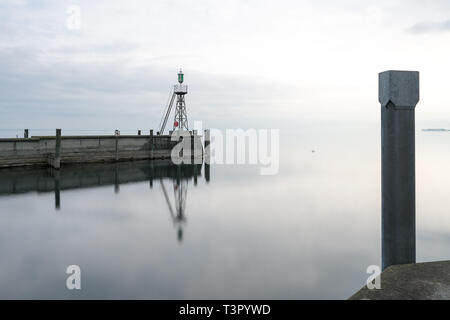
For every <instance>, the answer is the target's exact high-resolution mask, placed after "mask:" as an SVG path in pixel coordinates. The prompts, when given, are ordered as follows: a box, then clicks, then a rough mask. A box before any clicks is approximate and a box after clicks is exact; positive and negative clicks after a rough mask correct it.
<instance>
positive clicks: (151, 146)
mask: <svg viewBox="0 0 450 320" xmlns="http://www.w3.org/2000/svg"><path fill="white" fill-rule="evenodd" d="M152 159H153V129H152V130H150V160H152Z"/></svg>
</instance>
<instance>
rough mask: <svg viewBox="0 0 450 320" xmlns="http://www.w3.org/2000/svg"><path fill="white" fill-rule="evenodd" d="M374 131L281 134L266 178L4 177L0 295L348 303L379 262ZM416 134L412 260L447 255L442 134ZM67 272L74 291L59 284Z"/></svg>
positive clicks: (246, 172) (35, 173) (108, 173)
mask: <svg viewBox="0 0 450 320" xmlns="http://www.w3.org/2000/svg"><path fill="white" fill-rule="evenodd" d="M379 133H380V132H379V128H378V127H363V126H361V127H358V128H353V129H350V128H347V127H342V128H340V127H338V128H336V127H332V128H331V127H327V126H323V127H321V128H308V130H303V131H300V130H299V131H297V132H289V133H288V132H283V131H281V137H280V138H281V141H280V170H279V173H278V174H277V175H272V176H262V175H260V167H258V166H255V165H211V167H210V168H209V170H210V173H209V181H207V179H206V177H205V166H204V165H203V166H197V167H195V168H194V167H192V166H191V167H183V168H177V167H173V166H169V165H168V164H167V163H161V162H159V163H156V162H155V163H153V164H150V163H148V162H145V163H143V162H139V163H128V164H127V163H122V164H118V165H115V164H110V165H100V166H99V165H90V166H76V167H70V168H62V169H61V171H60V172H59V173H58V172H55V171H52V170H50V169H33V170H12V171H11V170H6V171H5V170H3V171H0V185H1V187H0V193H1V194H0V298H2V299H5V298H7V299H8V298H40V299H50V298H57V299H78V298H88V299H91V298H100V299H107V298H112V299H116V298H117V299H119V298H121V299H131V298H136V299H227V298H230V299H240V298H243V299H346V298H348V297H349V296H350V295H352V294H353V293H354V292H355V291H357V290H358V289H359V288H360V287H361V286H363V285H364V284H365V281H366V279H367V277H368V274H366V269H367V267H368V266H370V265H380V264H381V257H380V255H381V214H380V210H381V204H380V199H381V196H380V191H381V184H380V179H381V178H380V172H381V163H380V137H379ZM416 140H417V141H416V143H417V145H416V180H417V182H416V183H417V260H418V261H429V260H445V259H450V215H449V213H448V209H447V208H449V207H450V197H449V192H450V191H449V190H450V188H449V181H450V168H449V166H448V163H450V148H449V147H448V146H449V145H450V133H446V132H442V133H430V132H421V131H419V130H417V139H416ZM313 150H314V152H313ZM195 180H196V183H195ZM55 189H56V190H55ZM180 199H181V200H180ZM183 203H184V205H183ZM69 265H78V266H80V268H81V287H82V289H81V290H72V291H70V290H67V289H66V279H67V277H68V275H67V274H66V268H67V266H69Z"/></svg>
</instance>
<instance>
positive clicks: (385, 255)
mask: <svg viewBox="0 0 450 320" xmlns="http://www.w3.org/2000/svg"><path fill="white" fill-rule="evenodd" d="M379 101H380V103H381V162H382V163H381V167H382V168H381V207H382V217H381V224H382V265H383V266H382V268H383V270H384V269H385V268H387V267H389V266H390V265H395V264H406V263H414V262H415V261H416V219H415V218H416V217H415V216H416V200H415V124H414V109H415V107H416V104H417V103H418V102H419V73H418V72H416V71H386V72H382V73H380V74H379Z"/></svg>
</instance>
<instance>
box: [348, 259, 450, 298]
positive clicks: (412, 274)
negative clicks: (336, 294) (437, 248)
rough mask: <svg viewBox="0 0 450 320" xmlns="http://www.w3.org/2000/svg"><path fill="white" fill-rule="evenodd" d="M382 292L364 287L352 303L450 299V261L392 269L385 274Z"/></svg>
mask: <svg viewBox="0 0 450 320" xmlns="http://www.w3.org/2000/svg"><path fill="white" fill-rule="evenodd" d="M380 277H381V289H373V290H369V289H368V288H367V286H364V287H363V288H362V289H361V290H359V291H358V292H357V293H355V294H354V295H353V296H351V297H350V298H349V299H350V300H444V299H445V300H446V299H450V261H437V262H425V263H412V264H403V265H395V266H390V267H389V268H387V269H386V270H384V271H383V272H382V273H381V275H380Z"/></svg>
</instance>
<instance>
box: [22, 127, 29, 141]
mask: <svg viewBox="0 0 450 320" xmlns="http://www.w3.org/2000/svg"><path fill="white" fill-rule="evenodd" d="M23 137H24V138H26V139H28V129H25V130H24V131H23Z"/></svg>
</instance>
